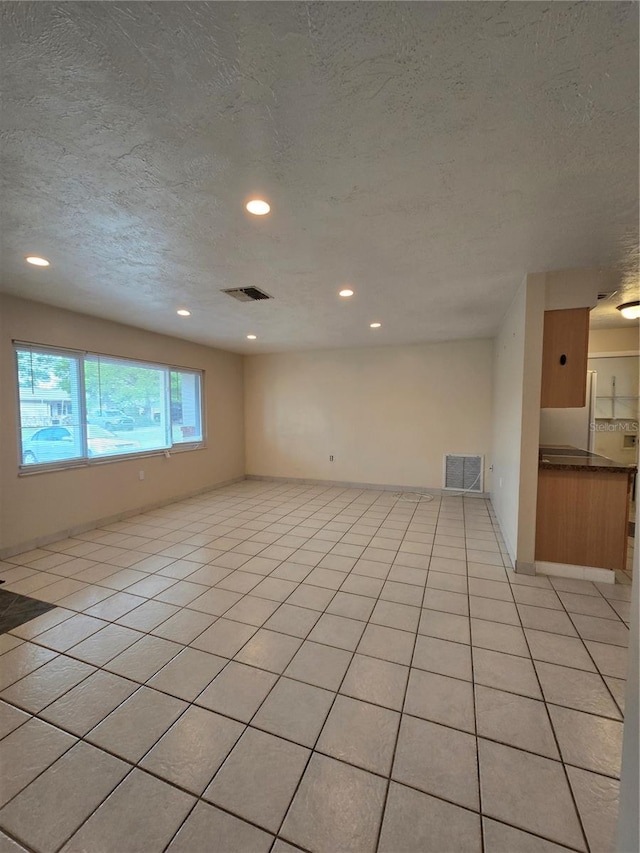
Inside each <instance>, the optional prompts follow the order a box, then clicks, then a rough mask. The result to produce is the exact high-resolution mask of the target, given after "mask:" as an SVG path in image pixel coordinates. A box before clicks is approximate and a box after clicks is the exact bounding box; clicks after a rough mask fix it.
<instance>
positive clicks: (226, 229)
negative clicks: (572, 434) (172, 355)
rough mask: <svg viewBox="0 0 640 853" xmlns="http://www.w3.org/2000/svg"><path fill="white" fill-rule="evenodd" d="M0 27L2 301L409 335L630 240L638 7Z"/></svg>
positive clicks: (476, 320) (341, 341)
mask: <svg viewBox="0 0 640 853" xmlns="http://www.w3.org/2000/svg"><path fill="white" fill-rule="evenodd" d="M1 12H2V15H3V19H4V20H3V29H2V58H1V61H2V76H3V83H4V90H5V96H4V109H3V117H2V123H3V131H4V143H3V149H2V156H3V172H4V176H5V188H4V194H3V210H2V217H3V221H2V240H3V247H2V248H3V260H2V270H1V272H2V278H1V285H2V289H3V290H5V291H7V292H10V293H15V294H18V295H22V296H24V297H27V298H29V299H34V300H37V301H41V302H47V303H51V304H54V305H59V306H63V307H67V308H72V309H75V310H80V311H84V312H86V313H90V314H95V315H98V316H102V317H108V318H111V319H114V320H119V321H123V322H126V323H130V324H133V325H137V326H142V327H144V328H148V329H154V330H157V331H161V332H165V333H169V334H173V335H178V336H181V337H186V338H190V339H193V340H196V341H201V342H204V343H210V344H215V345H218V346H222V347H224V348H227V349H234V350H237V351H242V352H248V351H249V352H250V351H274V350H284V349H293V348H301V347H305V348H306V347H309V348H310V347H337V346H360V345H370V344H372V343H374V342H375V343H381V344H392V343H405V342H419V341H429V340H443V339H451V338H464V337H484V336H491V335H493V334H494V332H495V331H496V328H497V326H498V324H499V321H500V319H501V317H502V315H503V314H504V312H505V310H506V308H507V307H508V304H509V302H510V300H511V298H512V296H513V294H514V292H515V290H516V289H517V287H518V286H519V284H520V282H521V281H522V278H523V276H524V275H525V274H526V273H527V272H533V271H543V270H549V269H560V268H563V267H578V266H602V267H615V268H617V267H618V265H620V264H623V263H624V262H625V253H626V252H627V251H628V247H629V246H632V247H633V246H634V245H635V244H636V241H637V219H638V169H637V153H638V106H637V104H638V6H637V4H635V3H616V2H611V3H563V2H552V3H544V2H523V3H498V2H488V3H483V2H469V3H467V2H460V3H438V2H428V3H426V2H425V3H403V2H389V3H349V2H347V3H310V4H303V3H271V2H262V3H193V4H191V3H188V2H175V3H174V2H164V3H138V2H131V3H120V2H109V3H60V4H58V3H27V2H18V3H12V2H5V3H3V4H2V8H1ZM253 195H262V196H264V197H266V198H268V200H269V201H270V202H271V204H272V207H273V212H272V213H271V214H270V215H269V216H268V217H265V218H264V219H257V218H252V217H250V216H248V215H247V214H246V213H245V212H244V210H243V203H244V201H245V200H246V199H247V198H248V197H251V196H253ZM29 253H37V254H42V255H44V256H46V257H48V258H49V259H50V260H51V262H52V266H51V268H50V269H48V270H39V269H35V268H30V267H28V266H27V265H26V264H25V263H24V261H23V258H24V256H25V255H26V254H29ZM626 263H627V264H628V263H629V262H628V259H627V260H626ZM632 272H633V271H632ZM347 284H349V285H351V286H352V287H353V288H354V289H355V291H356V296H355V297H353V299H351V300H348V301H345V300H340V299H339V298H338V296H337V295H336V294H337V290H338V289H339V288H340V287H342V286H344V285H347ZM249 285H257V286H259V287H261V288H263V289H264V290H266V291H267V292H268V293H270V294H271V295H272V296H273V297H274V299H273V301H267V302H259V303H250V304H241V303H237V302H234V301H233V300H231V299H230V298H229V297H228V296H225V295H223V294H221V293H220V290H221V289H223V288H231V287H245V286H249ZM636 286H637V279H634V277H633V275H631V276H630V277H629V278H628V282H627V285H626V287H627V288H628V290H629V289H631V290H632V289H633V288H634V287H636ZM620 287H621V289H623V286H622V284H621V285H620ZM182 306H187V307H188V308H190V309H191V311H192V312H193V314H192V316H191V317H190V318H189V319H187V320H183V319H180V318H179V317H177V316H176V314H175V311H176V309H177V308H179V307H182ZM612 310H613V311H614V312H615V308H613V309H612ZM614 319H615V318H614ZM373 320H379V321H380V322H382V324H383V326H382V328H381V329H378V330H376V331H372V330H371V329H369V323H370V322H371V321H373ZM605 322H606V321H605ZM251 332H252V333H255V334H257V335H258V340H257V341H255V342H252V343H250V342H248V341H247V340H246V339H245V336H246V334H247V333H251Z"/></svg>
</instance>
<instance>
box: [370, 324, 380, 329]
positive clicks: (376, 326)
mask: <svg viewBox="0 0 640 853" xmlns="http://www.w3.org/2000/svg"><path fill="white" fill-rule="evenodd" d="M381 325H382V323H369V328H370V329H379V328H380V326H381Z"/></svg>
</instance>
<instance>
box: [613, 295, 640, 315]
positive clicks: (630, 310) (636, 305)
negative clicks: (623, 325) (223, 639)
mask: <svg viewBox="0 0 640 853" xmlns="http://www.w3.org/2000/svg"><path fill="white" fill-rule="evenodd" d="M618 311H619V312H620V313H621V314H622V316H623V317H625V318H626V319H627V320H637V319H638V317H640V301H638V300H637V299H636V300H635V301H634V302H625V303H624V304H623V305H618Z"/></svg>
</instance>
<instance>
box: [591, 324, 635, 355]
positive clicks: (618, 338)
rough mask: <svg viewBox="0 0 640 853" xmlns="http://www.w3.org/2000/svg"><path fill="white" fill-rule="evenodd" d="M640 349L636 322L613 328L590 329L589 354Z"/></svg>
mask: <svg viewBox="0 0 640 853" xmlns="http://www.w3.org/2000/svg"><path fill="white" fill-rule="evenodd" d="M639 349H640V339H639V329H638V324H637V323H632V322H631V321H629V325H628V326H622V327H620V328H615V329H591V331H590V332H589V355H596V354H597V353H600V352H637V351H638V350H639Z"/></svg>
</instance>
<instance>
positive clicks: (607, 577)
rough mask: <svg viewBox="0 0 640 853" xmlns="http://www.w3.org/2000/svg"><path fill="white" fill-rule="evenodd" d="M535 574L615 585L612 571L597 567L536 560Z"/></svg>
mask: <svg viewBox="0 0 640 853" xmlns="http://www.w3.org/2000/svg"><path fill="white" fill-rule="evenodd" d="M536 574H538V575H553V576H554V577H556V578H575V580H580V581H593V582H594V583H615V582H616V573H615V572H614V570H613V569H601V568H599V567H597V566H574V565H573V564H571V563H548V562H546V561H545V560H536Z"/></svg>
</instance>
